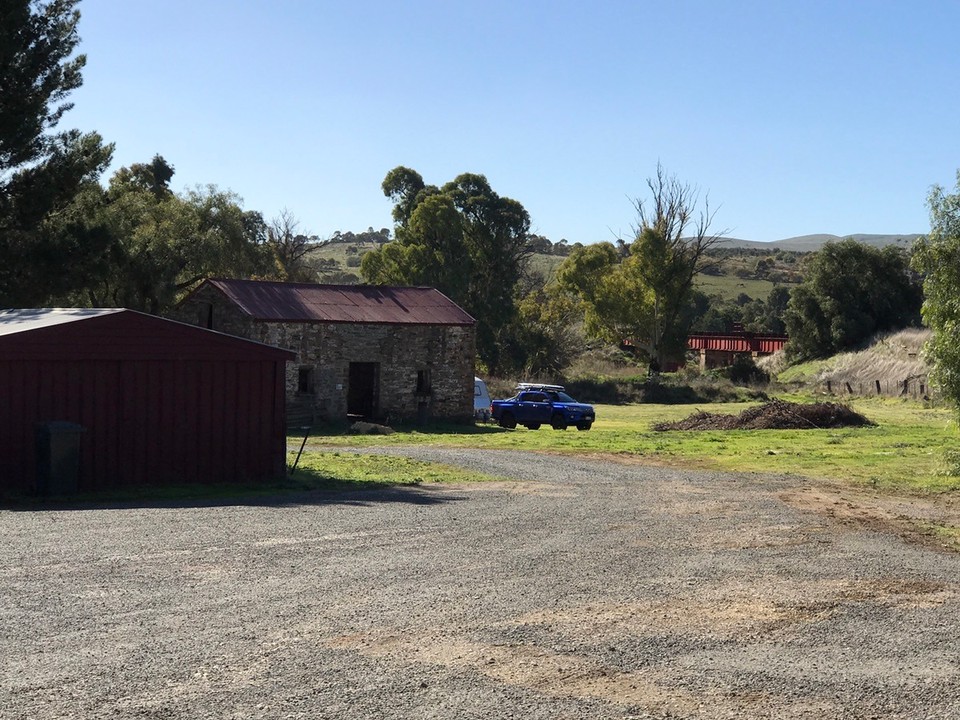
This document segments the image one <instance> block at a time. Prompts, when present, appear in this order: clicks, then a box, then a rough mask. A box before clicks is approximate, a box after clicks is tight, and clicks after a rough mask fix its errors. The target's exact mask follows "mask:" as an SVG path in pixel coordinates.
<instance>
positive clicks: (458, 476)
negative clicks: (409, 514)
mask: <svg viewBox="0 0 960 720" xmlns="http://www.w3.org/2000/svg"><path fill="white" fill-rule="evenodd" d="M295 457H296V453H290V454H289V456H288V460H287V462H288V464H289V465H293V462H294V458H295ZM503 479H504V478H499V477H494V476H491V475H484V474H482V473H476V472H470V471H468V470H463V469H462V468H457V467H454V466H452V465H444V464H442V463H430V462H423V461H421V460H413V459H411V458H405V457H395V456H392V455H371V454H366V453H352V452H339V451H327V452H318V451H310V452H305V453H304V454H303V456H302V457H301V458H300V462H299V464H298V465H297V469H296V471H295V472H294V474H293V477H292V480H293V481H294V482H295V483H297V485H298V486H299V487H301V488H302V489H310V490H340V489H345V488H348V487H351V486H352V487H356V488H360V487H375V486H378V485H379V486H387V485H390V486H394V485H421V484H424V483H446V482H483V481H487V480H503Z"/></svg>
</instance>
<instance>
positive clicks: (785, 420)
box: [653, 400, 875, 430]
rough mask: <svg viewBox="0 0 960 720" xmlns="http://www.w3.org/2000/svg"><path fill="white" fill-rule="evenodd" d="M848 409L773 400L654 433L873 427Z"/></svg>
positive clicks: (698, 415) (699, 417)
mask: <svg viewBox="0 0 960 720" xmlns="http://www.w3.org/2000/svg"><path fill="white" fill-rule="evenodd" d="M874 424H875V423H873V422H871V421H870V420H868V419H867V418H865V417H864V416H863V415H861V414H860V413H858V412H856V411H854V410H853V409H851V408H850V406H849V405H842V404H840V403H830V402H821V403H810V404H806V405H801V404H799V403H791V402H786V401H785V400H773V401H771V402H768V403H764V404H763V405H759V406H757V407H752V408H749V409H748V410H744V411H743V412H742V413H740V414H739V415H721V414H716V413H707V412H696V413H694V414H693V415H691V416H690V417H688V418H686V419H684V420H678V421H677V422H669V423H668V422H663V423H657V424H656V425H654V426H653V429H654V430H822V429H825V428H840V427H863V426H865V425H874Z"/></svg>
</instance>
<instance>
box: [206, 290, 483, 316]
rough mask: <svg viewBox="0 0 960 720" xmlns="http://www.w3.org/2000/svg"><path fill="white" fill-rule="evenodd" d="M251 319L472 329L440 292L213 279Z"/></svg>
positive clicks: (462, 313) (464, 312)
mask: <svg viewBox="0 0 960 720" xmlns="http://www.w3.org/2000/svg"><path fill="white" fill-rule="evenodd" d="M206 283H209V284H210V285H212V286H214V287H215V288H217V289H218V290H220V292H222V293H223V294H224V295H226V296H227V297H228V298H230V300H231V301H232V302H234V303H235V304H236V305H237V307H239V308H240V309H241V310H242V311H243V312H245V313H246V314H247V315H249V316H250V317H253V318H256V319H257V320H266V321H271V322H331V323H348V322H352V323H375V324H386V325H473V324H474V319H473V318H472V317H470V315H468V314H467V313H466V311H464V310H463V308H461V307H460V306H459V305H457V304H456V303H455V302H453V300H451V299H450V298H448V297H447V296H446V295H444V294H443V293H442V292H440V291H439V290H437V289H435V288H427V287H387V286H383V285H315V284H311V283H283V282H267V281H262V280H223V279H211V280H207V281H206Z"/></svg>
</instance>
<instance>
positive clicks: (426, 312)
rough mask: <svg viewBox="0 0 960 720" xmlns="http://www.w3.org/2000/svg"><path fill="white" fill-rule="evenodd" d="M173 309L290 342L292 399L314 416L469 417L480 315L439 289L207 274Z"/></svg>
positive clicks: (223, 327) (191, 318)
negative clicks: (476, 318) (477, 317)
mask: <svg viewBox="0 0 960 720" xmlns="http://www.w3.org/2000/svg"><path fill="white" fill-rule="evenodd" d="M172 316H173V317H174V318H175V319H177V320H181V321H183V322H189V323H192V324H194V325H199V326H201V327H205V328H209V329H211V330H217V331H220V332H224V333H228V334H230V335H237V336H240V337H244V338H247V339H250V340H256V341H258V342H261V343H265V344H268V345H274V346H277V347H281V348H286V349H288V350H292V351H293V352H294V353H296V360H295V361H294V362H292V363H288V364H287V377H286V387H287V402H288V405H289V406H291V407H294V408H300V409H303V408H308V409H309V410H310V411H311V414H312V415H313V416H314V417H316V418H318V419H333V420H338V419H345V418H361V417H362V418H365V419H370V420H377V421H382V422H404V421H406V422H410V421H417V422H425V421H427V420H430V419H443V420H452V421H456V422H471V421H472V418H473V377H474V360H475V347H476V339H475V328H474V325H475V321H474V319H473V318H472V317H470V316H469V315H468V314H467V313H466V312H464V310H463V309H462V308H460V307H459V306H458V305H457V304H456V303H454V302H453V301H452V300H450V298H448V297H446V296H445V295H444V294H443V293H441V292H439V291H438V290H435V289H434V288H423V287H417V288H412V287H382V286H370V285H315V284H305V283H281V282H264V281H256V280H220V279H211V280H206V281H204V283H203V284H202V285H200V287H198V288H197V289H196V290H195V291H194V292H192V293H191V294H190V295H189V296H188V297H187V298H186V299H184V300H183V301H182V302H181V303H180V305H179V306H178V307H177V308H176V310H175V311H174V312H173V313H172Z"/></svg>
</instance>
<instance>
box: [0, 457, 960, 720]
mask: <svg viewBox="0 0 960 720" xmlns="http://www.w3.org/2000/svg"><path fill="white" fill-rule="evenodd" d="M402 452H405V454H409V455H411V456H414V457H419V458H422V459H430V460H442V461H446V462H450V463H459V464H462V465H466V466H469V467H471V468H474V469H477V470H481V471H484V472H488V473H493V474H498V475H505V476H510V477H514V478H517V480H516V481H514V482H504V483H487V484H474V485H454V486H434V487H420V488H409V489H397V490H391V491H387V492H366V493H355V494H350V495H340V496H332V497H331V496H309V497H303V498H298V501H297V502H288V503H284V504H280V503H278V504H269V503H261V504H256V505H226V506H217V507H185V508H184V507H181V508H158V507H150V508H144V507H137V508H112V509H77V510H56V511H33V512H12V511H2V512H0V523H2V528H3V542H2V545H0V582H2V595H0V597H2V604H0V657H2V658H3V662H2V663H0V717H3V718H11V719H13V718H17V719H20V718H59V717H64V718H66V717H70V718H418V719H419V718H458V719H459V718H483V719H484V720H495V719H499V718H518V719H519V718H523V719H527V718H531V719H542V720H547V719H548V718H549V719H550V720H556V719H560V718H562V719H568V720H573V719H581V718H582V719H588V718H589V719H594V718H817V720H825V719H826V718H960V600H958V594H957V589H958V585H957V582H958V577H960V572H958V571H960V556H958V555H955V554H949V553H944V552H938V551H937V550H935V549H931V548H929V547H924V546H921V545H915V544H909V543H906V542H904V541H903V540H901V539H900V538H899V537H897V536H896V535H894V534H888V533H884V532H880V531H876V530H869V529H865V528H864V527H862V526H859V525H850V524H844V523H841V522H839V521H837V520H835V519H831V518H828V517H826V516H824V515H821V514H818V513H814V512H810V511H805V510H803V509H799V508H798V507H797V506H796V505H795V504H792V503H790V502H787V500H789V498H790V497H791V496H795V495H796V494H797V493H802V492H804V491H805V486H804V484H803V483H804V481H802V480H797V479H789V478H771V477H761V476H750V475H729V474H718V473H695V472H681V471H674V470H669V469H663V468H649V467H636V466H626V465H619V464H614V463H610V462H605V461H600V460H586V459H583V460H577V459H569V458H556V457H545V456H542V455H536V454H532V453H522V452H506V451H472V450H460V449H457V450H440V449H427V448H417V449H409V450H406V451H402Z"/></svg>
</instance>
